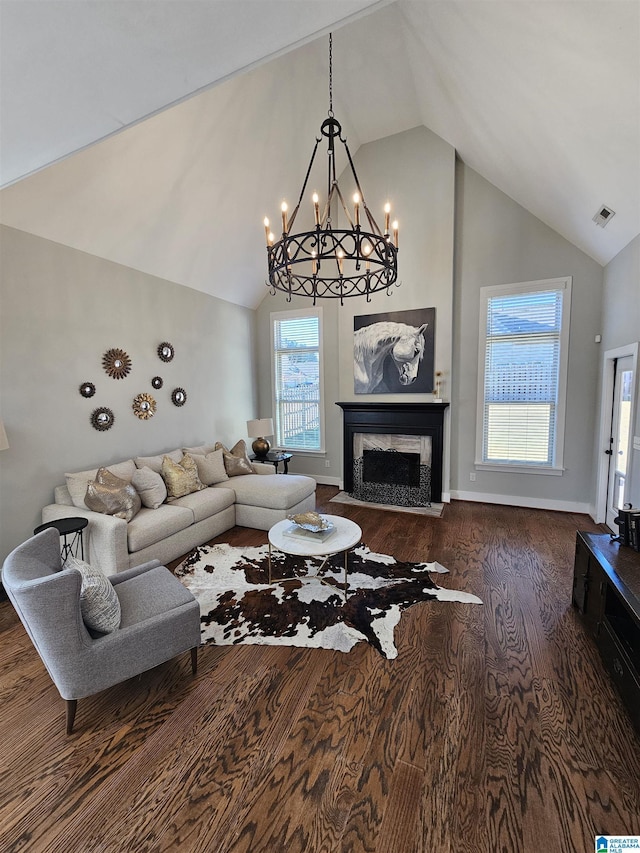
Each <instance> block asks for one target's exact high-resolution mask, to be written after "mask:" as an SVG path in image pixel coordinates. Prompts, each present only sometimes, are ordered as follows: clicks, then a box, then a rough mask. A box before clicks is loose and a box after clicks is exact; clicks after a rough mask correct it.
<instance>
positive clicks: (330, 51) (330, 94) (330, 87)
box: [329, 33, 333, 116]
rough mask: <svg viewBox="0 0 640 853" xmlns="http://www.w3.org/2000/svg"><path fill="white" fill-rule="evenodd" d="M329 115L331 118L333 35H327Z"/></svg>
mask: <svg viewBox="0 0 640 853" xmlns="http://www.w3.org/2000/svg"><path fill="white" fill-rule="evenodd" d="M329 115H330V116H333V33H329Z"/></svg>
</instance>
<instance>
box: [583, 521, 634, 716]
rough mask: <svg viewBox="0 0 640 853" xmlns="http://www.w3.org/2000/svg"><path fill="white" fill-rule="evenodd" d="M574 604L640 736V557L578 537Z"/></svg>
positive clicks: (594, 536) (606, 541) (595, 537)
mask: <svg viewBox="0 0 640 853" xmlns="http://www.w3.org/2000/svg"><path fill="white" fill-rule="evenodd" d="M572 600H573V605H574V607H576V608H577V610H578V612H579V613H580V615H581V616H582V618H583V620H584V624H585V627H586V629H587V631H588V632H589V634H590V635H591V636H592V637H593V639H594V640H595V643H596V645H597V647H598V650H599V652H600V655H601V656H602V660H603V662H604V664H605V666H606V668H607V671H608V672H609V674H610V675H611V678H612V679H613V682H614V684H615V685H616V687H617V689H618V692H619V693H620V696H621V697H622V700H623V701H624V703H625V705H626V706H627V709H628V711H629V714H630V716H631V719H632V720H633V722H634V725H635V726H636V728H637V730H638V731H639V732H640V553H638V552H637V551H634V550H632V549H631V548H628V547H625V546H624V545H620V544H619V543H618V542H614V541H613V540H612V539H611V537H610V536H609V535H608V534H606V533H582V532H580V533H578V534H577V535H576V554H575V562H574V571H573V599H572Z"/></svg>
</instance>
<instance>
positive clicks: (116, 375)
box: [102, 349, 131, 379]
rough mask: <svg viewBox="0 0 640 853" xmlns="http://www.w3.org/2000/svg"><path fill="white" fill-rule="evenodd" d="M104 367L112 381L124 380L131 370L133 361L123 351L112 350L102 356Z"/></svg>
mask: <svg viewBox="0 0 640 853" xmlns="http://www.w3.org/2000/svg"><path fill="white" fill-rule="evenodd" d="M102 366H103V367H104V369H105V370H106V372H107V373H108V374H109V376H110V377H111V378H112V379H124V377H125V376H126V375H127V374H128V373H129V371H130V370H131V359H130V358H129V356H128V355H127V354H126V352H125V351H124V350H123V349H110V350H107V351H106V352H105V354H104V355H103V356H102Z"/></svg>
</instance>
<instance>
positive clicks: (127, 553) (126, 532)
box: [42, 445, 316, 574]
mask: <svg viewBox="0 0 640 853" xmlns="http://www.w3.org/2000/svg"><path fill="white" fill-rule="evenodd" d="M212 449H213V446H206V445H203V446H201V447H198V448H185V450H186V451H189V452H191V451H203V452H211V451H212ZM165 455H167V456H169V457H170V458H171V459H173V460H174V461H176V462H179V461H180V459H181V458H182V456H183V452H182V449H178V450H174V451H170V452H168V453H167V454H158V455H156V456H155V457H138V458H136V459H135V460H134V459H127V460H124V461H123V462H118V463H116V464H110V465H107V466H105V467H106V468H107V469H108V470H109V471H110V472H111V473H112V474H114V475H115V476H116V477H118V478H120V479H121V480H124V481H126V482H127V483H129V484H131V481H132V480H133V482H134V484H135V482H136V476H137V475H136V471H137V469H138V472H139V469H141V468H144V469H145V470H146V471H147V472H148V471H149V468H151V469H152V470H153V469H154V468H155V470H156V471H158V470H159V468H158V465H159V464H161V462H162V459H163V457H164V456H165ZM193 458H194V459H196V460H198V461H199V460H200V459H204V456H199V455H195V456H194V457H193ZM251 468H252V469H253V471H254V473H251V474H241V475H239V476H231V477H226V475H225V474H224V469H223V474H222V475H220V477H218V478H215V477H214V478H210V479H213V480H214V482H212V483H211V484H210V485H209V484H208V483H207V487H206V488H204V487H201V489H200V490H199V491H194V492H192V493H190V494H186V495H184V496H182V497H178V498H174V499H169V500H165V501H163V502H162V503H160V504H159V505H157V506H156V505H155V503H154V502H153V501H151V502H149V501H147V504H149V503H151V505H146V506H145V505H143V506H142V508H141V509H140V510H139V511H138V512H137V513H136V514H135V515H134V517H133V518H132V519H131V520H130V521H128V522H127V521H125V520H124V518H118V517H116V516H115V515H107V514H104V513H103V512H95V511H93V510H92V509H89V508H88V507H87V505H86V504H85V502H84V498H85V496H86V494H85V493H86V490H87V485H88V483H90V482H91V481H94V480H95V478H96V475H97V473H98V470H99V469H98V468H94V469H90V470H87V471H80V472H76V473H72V474H67V475H65V476H66V484H65V485H60V486H57V487H56V488H55V491H54V503H52V504H49V505H48V506H45V507H44V509H43V510H42V521H43V522H48V521H54V520H56V519H59V518H67V517H71V516H79V517H82V518H87V519H88V520H89V524H88V526H87V528H86V529H85V531H84V553H85V560H87V561H88V562H90V563H91V564H92V565H97V566H99V567H100V568H101V569H102V570H103V571H104V572H105V573H106V574H115V573H116V572H121V571H124V570H125V569H128V568H130V567H132V566H136V565H139V564H140V563H144V562H145V561H147V560H150V559H158V560H160V561H161V562H162V563H167V562H169V561H171V560H175V559H176V558H177V557H180V556H182V555H183V554H186V553H188V552H189V551H190V550H191V549H192V548H194V547H196V546H198V545H203V544H204V543H205V542H207V541H209V540H210V539H212V538H213V537H214V536H218V535H219V534H221V533H224V531H225V530H228V529H229V528H231V527H233V526H234V525H236V524H237V525H240V526H242V527H253V528H257V529H259V530H268V529H269V528H270V527H272V525H274V524H275V523H276V522H278V521H281V520H282V519H283V518H286V517H287V515H289V514H291V513H298V512H306V511H307V510H312V509H315V505H316V498H315V488H316V483H315V480H313V479H312V478H311V477H306V476H303V475H299V474H286V475H285V474H276V473H273V470H274V469H273V466H272V465H261V464H256V463H253V464H251ZM198 470H199V471H200V466H199V469H198ZM216 479H218V481H217V482H216V481H215V480H216ZM205 480H206V478H205ZM154 507H155V508H154Z"/></svg>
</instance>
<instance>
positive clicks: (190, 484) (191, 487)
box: [161, 453, 207, 498]
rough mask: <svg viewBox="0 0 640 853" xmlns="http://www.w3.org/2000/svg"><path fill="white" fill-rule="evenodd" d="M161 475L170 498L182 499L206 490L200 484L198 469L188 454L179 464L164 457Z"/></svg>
mask: <svg viewBox="0 0 640 853" xmlns="http://www.w3.org/2000/svg"><path fill="white" fill-rule="evenodd" d="M161 474H162V479H163V480H164V482H165V484H166V486H167V495H168V496H169V497H170V498H182V497H184V495H190V494H191V493H192V492H198V491H200V490H201V489H206V488H207V487H206V486H205V485H204V484H203V483H201V482H200V479H199V478H198V467H197V465H196V463H195V462H194V460H193V457H192V456H191V455H190V454H189V453H185V454H184V456H183V457H182V460H181V461H180V462H174V461H173V459H171V458H170V457H169V456H165V457H164V458H163V460H162V471H161Z"/></svg>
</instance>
